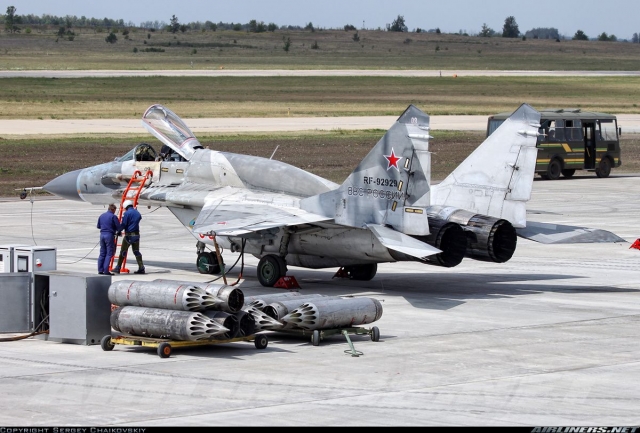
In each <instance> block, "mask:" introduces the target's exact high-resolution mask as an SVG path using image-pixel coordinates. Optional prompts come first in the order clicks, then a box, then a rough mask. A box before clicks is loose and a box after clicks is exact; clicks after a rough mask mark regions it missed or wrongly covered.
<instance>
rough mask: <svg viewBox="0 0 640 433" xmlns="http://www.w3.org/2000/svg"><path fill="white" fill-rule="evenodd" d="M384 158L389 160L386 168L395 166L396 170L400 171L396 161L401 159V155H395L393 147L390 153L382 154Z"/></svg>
mask: <svg viewBox="0 0 640 433" xmlns="http://www.w3.org/2000/svg"><path fill="white" fill-rule="evenodd" d="M384 157H385V158H387V161H388V162H389V165H387V170H389V169H390V168H391V167H395V169H396V170H398V171H400V169H399V168H398V162H399V161H400V160H401V159H402V157H401V156H396V154H395V152H394V151H393V147H392V148H391V155H384Z"/></svg>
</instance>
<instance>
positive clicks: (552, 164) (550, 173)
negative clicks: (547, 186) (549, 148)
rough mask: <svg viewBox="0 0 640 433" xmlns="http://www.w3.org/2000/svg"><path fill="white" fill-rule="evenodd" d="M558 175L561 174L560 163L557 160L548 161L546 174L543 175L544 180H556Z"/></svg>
mask: <svg viewBox="0 0 640 433" xmlns="http://www.w3.org/2000/svg"><path fill="white" fill-rule="evenodd" d="M560 173H562V166H561V165H560V161H558V160H557V159H552V160H551V161H549V166H548V167H547V172H546V173H545V175H544V178H545V179H549V180H557V179H558V178H560Z"/></svg>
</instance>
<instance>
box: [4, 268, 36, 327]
mask: <svg viewBox="0 0 640 433" xmlns="http://www.w3.org/2000/svg"><path fill="white" fill-rule="evenodd" d="M30 289H31V274H28V273H27V274H25V273H18V272H11V273H10V272H5V273H1V274H0V299H1V300H2V301H1V302H0V332H24V333H30V332H32V330H33V327H32V323H31V314H30V310H31V307H30Z"/></svg>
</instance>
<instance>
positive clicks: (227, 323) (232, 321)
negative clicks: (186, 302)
mask: <svg viewBox="0 0 640 433" xmlns="http://www.w3.org/2000/svg"><path fill="white" fill-rule="evenodd" d="M202 314H204V315H205V316H207V317H208V318H210V319H211V320H213V321H214V322H216V323H218V324H219V325H220V326H223V327H225V328H227V329H228V330H229V331H227V332H225V333H224V334H218V335H216V336H215V337H214V338H215V339H225V340H229V339H231V338H236V337H237V336H238V333H239V332H240V322H239V321H238V317H237V316H236V315H235V314H230V313H227V312H224V311H213V310H210V311H203V312H202Z"/></svg>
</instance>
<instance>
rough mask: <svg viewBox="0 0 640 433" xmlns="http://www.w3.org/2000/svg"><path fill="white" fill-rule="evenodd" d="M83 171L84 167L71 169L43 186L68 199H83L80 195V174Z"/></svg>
mask: <svg viewBox="0 0 640 433" xmlns="http://www.w3.org/2000/svg"><path fill="white" fill-rule="evenodd" d="M81 171H82V169H80V170H75V171H70V172H68V173H65V174H63V175H61V176H58V177H56V178H55V179H53V180H52V181H51V182H49V183H47V184H46V185H45V186H43V187H42V189H44V190H45V191H47V192H50V193H51V194H55V195H57V196H58V197H62V198H66V199H67V200H77V201H83V200H82V198H80V195H78V176H79V175H80V172H81Z"/></svg>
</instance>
